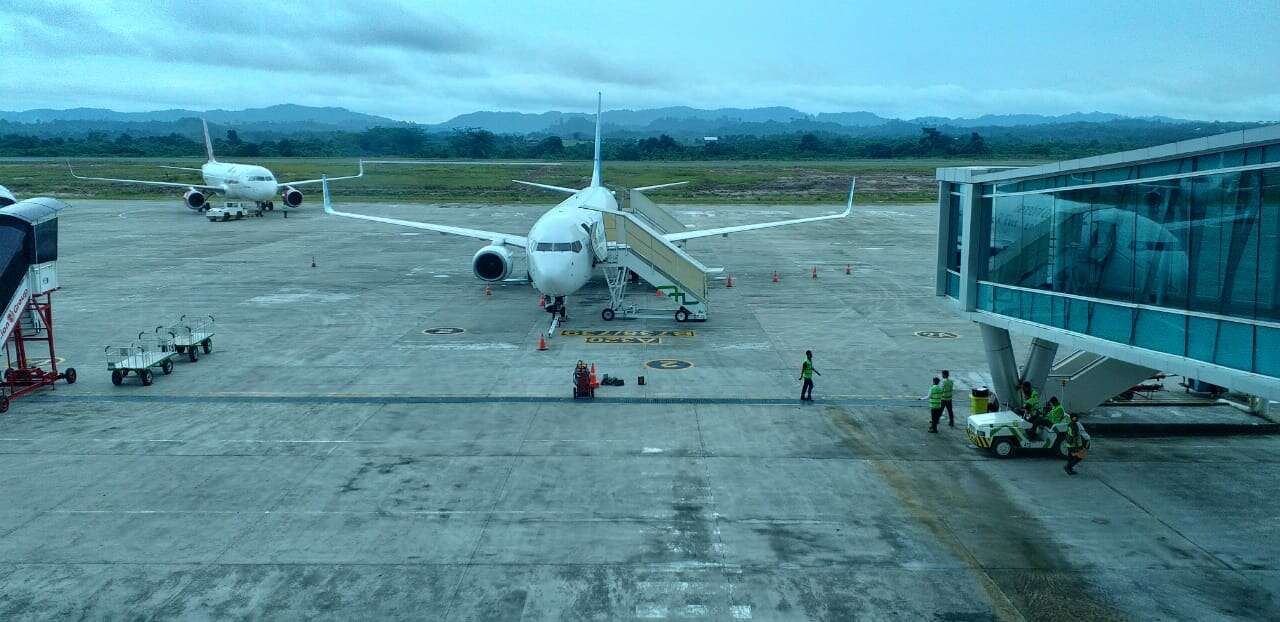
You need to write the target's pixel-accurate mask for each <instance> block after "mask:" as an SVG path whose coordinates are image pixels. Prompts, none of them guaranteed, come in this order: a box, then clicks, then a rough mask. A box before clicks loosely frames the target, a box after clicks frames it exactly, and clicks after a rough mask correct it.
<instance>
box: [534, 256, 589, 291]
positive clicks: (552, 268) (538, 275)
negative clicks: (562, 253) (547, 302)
mask: <svg viewBox="0 0 1280 622" xmlns="http://www.w3.org/2000/svg"><path fill="white" fill-rule="evenodd" d="M529 276H530V277H532V278H533V286H534V287H536V288H538V291H540V292H542V293H544V294H546V295H548V296H568V295H569V294H572V293H573V292H575V291H577V289H578V288H579V287H581V286H582V283H579V282H578V279H577V278H575V275H574V273H573V265H572V262H571V261H570V259H569V258H568V257H558V256H556V254H555V253H540V252H534V253H529Z"/></svg>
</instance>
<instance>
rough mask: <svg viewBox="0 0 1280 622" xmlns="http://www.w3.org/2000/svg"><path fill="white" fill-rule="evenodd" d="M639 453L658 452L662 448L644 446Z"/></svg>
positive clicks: (660, 451)
mask: <svg viewBox="0 0 1280 622" xmlns="http://www.w3.org/2000/svg"><path fill="white" fill-rule="evenodd" d="M640 453H643V454H660V453H662V450H661V449H658V448H657V447H645V448H644V449H641V450H640Z"/></svg>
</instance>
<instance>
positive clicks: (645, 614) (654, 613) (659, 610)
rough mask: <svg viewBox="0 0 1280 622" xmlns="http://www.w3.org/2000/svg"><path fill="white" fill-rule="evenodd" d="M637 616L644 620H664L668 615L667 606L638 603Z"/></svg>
mask: <svg viewBox="0 0 1280 622" xmlns="http://www.w3.org/2000/svg"><path fill="white" fill-rule="evenodd" d="M636 617H637V618H641V619H643V620H662V619H665V618H666V617H667V608H666V607H661V606H659V605H636Z"/></svg>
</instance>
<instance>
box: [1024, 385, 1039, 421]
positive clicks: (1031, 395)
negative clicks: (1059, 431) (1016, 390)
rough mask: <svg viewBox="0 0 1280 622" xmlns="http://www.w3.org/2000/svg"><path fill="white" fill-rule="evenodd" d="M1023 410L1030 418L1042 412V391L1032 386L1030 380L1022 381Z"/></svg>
mask: <svg viewBox="0 0 1280 622" xmlns="http://www.w3.org/2000/svg"><path fill="white" fill-rule="evenodd" d="M1022 412H1023V414H1024V415H1025V416H1026V417H1027V418H1028V419H1030V418H1031V417H1032V416H1034V415H1038V414H1040V393H1039V392H1037V391H1036V390H1035V389H1033V388H1032V387H1031V382H1030V381H1028V380H1023V381H1022Z"/></svg>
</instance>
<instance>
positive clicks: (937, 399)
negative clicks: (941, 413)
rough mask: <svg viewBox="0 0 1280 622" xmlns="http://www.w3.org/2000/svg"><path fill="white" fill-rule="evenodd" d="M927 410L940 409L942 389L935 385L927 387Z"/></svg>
mask: <svg viewBox="0 0 1280 622" xmlns="http://www.w3.org/2000/svg"><path fill="white" fill-rule="evenodd" d="M929 408H942V387H940V386H938V385H936V384H935V385H933V386H931V387H929Z"/></svg>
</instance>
